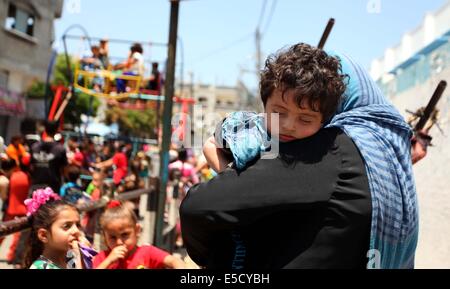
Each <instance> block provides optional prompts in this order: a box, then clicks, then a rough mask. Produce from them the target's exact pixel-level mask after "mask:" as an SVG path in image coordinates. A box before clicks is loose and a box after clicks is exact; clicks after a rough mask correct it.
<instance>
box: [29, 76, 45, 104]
mask: <svg viewBox="0 0 450 289" xmlns="http://www.w3.org/2000/svg"><path fill="white" fill-rule="evenodd" d="M26 94H27V97H28V98H31V99H43V98H44V97H45V83H44V82H42V81H38V80H35V81H34V82H33V83H32V84H31V86H30V87H29V88H28V91H27V93H26Z"/></svg>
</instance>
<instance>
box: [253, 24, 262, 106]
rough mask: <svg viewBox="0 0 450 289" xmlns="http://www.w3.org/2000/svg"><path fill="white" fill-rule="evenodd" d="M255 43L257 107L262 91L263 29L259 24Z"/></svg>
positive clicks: (255, 100)
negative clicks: (260, 85) (260, 28)
mask: <svg viewBox="0 0 450 289" xmlns="http://www.w3.org/2000/svg"><path fill="white" fill-rule="evenodd" d="M255 45H256V72H255V73H256V96H255V99H254V102H255V103H254V106H255V107H256V105H257V103H258V101H257V100H258V99H260V95H261V91H260V87H259V83H260V81H261V31H260V30H259V26H258V27H256V32H255ZM259 110H260V111H263V110H262V104H261V105H260V108H259Z"/></svg>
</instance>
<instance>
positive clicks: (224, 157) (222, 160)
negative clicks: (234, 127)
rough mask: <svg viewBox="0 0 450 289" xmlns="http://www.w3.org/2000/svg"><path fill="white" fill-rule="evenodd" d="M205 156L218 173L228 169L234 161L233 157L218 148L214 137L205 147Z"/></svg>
mask: <svg viewBox="0 0 450 289" xmlns="http://www.w3.org/2000/svg"><path fill="white" fill-rule="evenodd" d="M203 154H204V155H205V158H206V161H207V162H208V164H209V165H210V167H211V168H212V169H213V170H215V171H216V172H217V173H220V172H222V171H224V170H225V169H226V167H227V166H228V164H229V163H230V162H232V161H233V158H232V156H231V155H230V154H229V153H228V152H226V151H225V150H223V149H221V148H219V147H218V145H217V143H216V141H215V139H214V137H210V138H209V139H208V140H207V141H206V143H205V145H204V146H203Z"/></svg>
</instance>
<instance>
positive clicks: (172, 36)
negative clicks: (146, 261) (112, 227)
mask: <svg viewBox="0 0 450 289" xmlns="http://www.w3.org/2000/svg"><path fill="white" fill-rule="evenodd" d="M179 4H180V1H179V0H171V1H170V28H169V29H170V32H169V49H168V66H167V71H166V83H165V92H166V93H165V99H164V114H163V138H162V145H161V151H160V164H161V165H160V179H161V186H160V190H159V195H158V208H157V220H156V232H155V245H156V246H161V245H162V244H163V235H162V232H163V226H164V207H165V201H166V187H167V181H168V177H169V172H168V170H169V168H168V166H169V147H170V139H171V136H172V105H173V101H172V98H173V95H174V82H175V60H176V51H177V33H178V10H179Z"/></svg>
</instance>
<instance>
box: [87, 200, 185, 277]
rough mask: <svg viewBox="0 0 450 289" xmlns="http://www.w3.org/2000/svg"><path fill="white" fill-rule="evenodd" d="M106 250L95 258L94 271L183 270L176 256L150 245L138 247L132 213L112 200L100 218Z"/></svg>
mask: <svg viewBox="0 0 450 289" xmlns="http://www.w3.org/2000/svg"><path fill="white" fill-rule="evenodd" d="M100 226H101V227H102V230H103V235H104V238H105V242H106V245H107V247H108V248H109V249H108V250H106V251H102V252H100V253H99V254H98V255H97V256H95V258H94V261H93V266H94V268H96V269H164V268H169V269H183V268H185V263H184V262H183V261H182V260H180V259H179V258H177V257H174V256H172V255H170V254H169V253H167V252H165V251H163V250H161V249H158V248H156V247H154V246H151V245H144V246H138V245H137V242H138V239H139V235H140V233H141V226H140V225H139V224H138V222H137V217H136V215H135V214H134V212H133V211H132V210H131V209H130V208H128V207H127V206H126V205H123V204H121V203H120V202H118V201H112V202H111V203H110V204H109V205H108V208H107V209H106V211H105V212H104V213H103V215H102V216H101V218H100Z"/></svg>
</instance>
